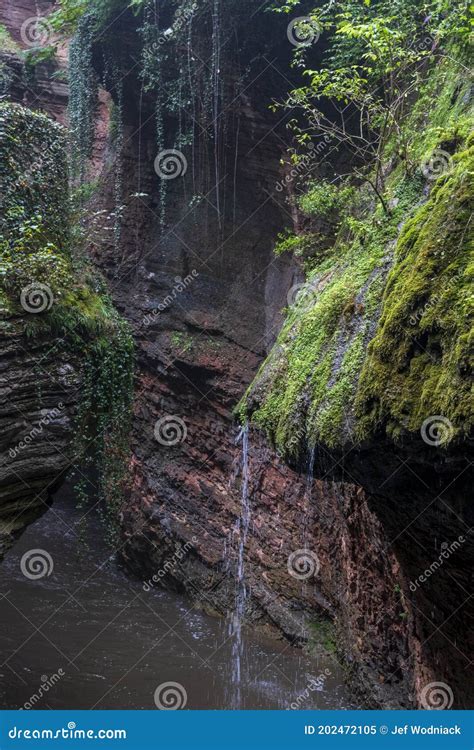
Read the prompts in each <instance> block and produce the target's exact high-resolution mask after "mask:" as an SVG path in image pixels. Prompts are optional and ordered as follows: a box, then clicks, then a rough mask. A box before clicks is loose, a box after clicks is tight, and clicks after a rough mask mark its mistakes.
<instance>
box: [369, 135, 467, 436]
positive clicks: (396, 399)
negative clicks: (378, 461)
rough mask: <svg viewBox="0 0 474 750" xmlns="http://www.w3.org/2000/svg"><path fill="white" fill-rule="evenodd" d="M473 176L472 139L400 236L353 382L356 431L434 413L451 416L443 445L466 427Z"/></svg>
mask: <svg viewBox="0 0 474 750" xmlns="http://www.w3.org/2000/svg"><path fill="white" fill-rule="evenodd" d="M473 179H474V146H471V147H470V148H466V150H464V151H461V152H460V153H458V154H456V155H455V156H454V157H453V166H452V169H451V171H450V172H448V174H446V176H444V177H442V178H440V179H439V180H438V181H437V183H436V185H435V186H434V188H433V190H432V191H431V194H430V197H429V199H428V200H427V202H426V203H425V204H424V205H423V206H422V207H421V208H419V209H418V211H417V212H416V214H415V215H414V216H413V218H412V219H410V220H409V221H408V222H407V223H406V225H405V227H404V229H403V231H402V233H401V235H400V238H399V240H398V242H397V247H396V251H395V263H394V265H393V268H392V270H391V272H390V275H389V277H388V280H387V286H386V289H385V293H384V297H383V306H382V312H381V316H380V320H379V322H378V326H377V331H376V334H375V336H374V339H373V340H372V341H371V343H370V346H369V349H368V356H367V357H366V358H365V362H364V367H363V369H362V373H361V377H360V380H359V384H358V392H357V396H356V402H355V406H356V413H357V417H358V420H359V427H358V431H359V433H360V435H361V437H364V436H366V435H367V434H370V432H371V431H373V430H374V429H375V428H376V427H377V426H378V425H379V424H383V425H384V426H385V427H386V429H387V431H388V432H389V433H390V434H391V435H392V436H394V437H397V436H398V435H400V434H402V433H403V431H405V430H408V431H418V430H419V429H420V428H421V427H422V425H423V422H424V421H425V419H427V418H429V417H430V416H434V415H440V416H442V417H444V418H445V419H447V420H449V422H450V424H451V428H449V433H450V434H448V433H447V434H446V436H445V439H444V440H443V442H446V443H447V442H449V440H451V439H453V438H455V437H456V436H458V435H459V436H462V435H465V434H467V433H468V432H469V430H470V428H471V427H472V424H473V413H474V401H473V398H472V380H471V378H470V375H469V373H470V371H471V368H472V362H473V360H472V357H473V348H472V346H473V318H474V305H473V301H474V297H473V281H474V255H473V242H472V238H473V232H472V227H471V217H472V211H473V207H474V206H473V202H474V201H473V198H474V182H473Z"/></svg>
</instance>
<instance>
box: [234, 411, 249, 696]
mask: <svg viewBox="0 0 474 750" xmlns="http://www.w3.org/2000/svg"><path fill="white" fill-rule="evenodd" d="M240 441H242V485H241V505H240V517H239V520H238V525H237V527H238V530H239V543H238V553H237V567H236V583H235V605H234V611H233V613H232V618H231V623H230V628H229V635H231V636H233V642H232V684H233V687H234V691H233V696H232V700H233V704H234V705H233V707H234V708H240V704H241V689H240V681H241V660H242V622H243V618H244V614H245V603H246V599H247V588H246V585H245V561H244V555H245V545H246V542H247V535H248V530H249V525H250V496H249V428H248V424H245V425H244V426H243V427H242V429H241V431H240V433H239V435H238V437H237V440H236V442H237V443H239V442H240Z"/></svg>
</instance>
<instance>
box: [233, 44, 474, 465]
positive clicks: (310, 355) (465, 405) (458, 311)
mask: <svg viewBox="0 0 474 750" xmlns="http://www.w3.org/2000/svg"><path fill="white" fill-rule="evenodd" d="M437 91H440V95H439V96H438V97H436V96H435V92H437ZM469 121H471V122H472V108H471V109H469V99H468V98H467V97H466V83H465V82H464V81H463V79H462V78H461V76H460V75H459V68H457V70H456V71H455V68H454V67H453V64H452V63H451V62H450V61H449V60H447V59H444V60H442V61H441V62H440V63H439V65H438V66H437V67H436V69H435V70H433V71H432V72H431V73H430V75H429V77H428V79H427V81H426V83H425V85H424V86H423V87H422V88H421V91H420V96H419V99H418V100H417V102H416V103H415V104H414V107H413V115H412V118H411V120H410V122H409V123H408V125H407V127H408V129H409V130H410V132H413V134H414V135H413V137H412V142H411V150H410V154H411V159H412V164H411V168H407V167H410V165H407V163H406V162H405V163H404V162H402V161H400V160H399V161H398V162H397V161H396V159H395V160H394V154H390V153H388V154H387V159H388V158H389V157H390V159H391V160H392V167H391V171H390V173H389V174H388V176H387V180H386V193H385V199H386V202H387V204H388V205H389V207H390V212H389V213H388V214H385V213H384V212H383V211H382V210H381V208H380V206H379V207H378V208H376V209H375V211H374V207H373V205H371V204H370V203H369V204H367V196H366V197H365V198H364V197H363V192H362V193H361V196H360V197H359V198H358V199H357V200H356V203H357V210H356V211H354V212H352V215H351V214H349V215H346V216H345V218H343V220H342V224H341V228H340V230H339V233H338V236H337V239H336V242H335V244H334V246H333V248H332V249H328V250H326V251H325V253H324V257H322V258H320V260H319V262H318V263H317V265H316V267H315V268H314V270H313V271H312V272H311V273H310V274H309V276H308V281H307V284H306V287H305V293H302V294H300V295H299V297H298V300H297V303H296V304H295V306H294V307H292V308H291V309H290V310H289V311H288V316H287V320H286V322H285V325H284V327H283V329H282V331H281V333H280V336H279V337H278V341H277V343H276V345H275V347H274V350H273V351H272V352H271V354H270V356H269V357H268V359H267V360H266V361H265V362H264V364H263V365H262V367H261V368H260V371H259V372H258V374H257V377H256V379H255V381H254V382H253V383H252V385H251V387H250V388H249V390H248V392H247V394H246V396H245V397H244V399H243V401H242V403H241V404H240V405H239V407H238V409H237V412H238V414H239V416H240V418H241V419H243V420H244V419H249V418H250V419H251V420H252V421H253V423H255V424H256V425H258V426H260V427H261V428H262V429H263V430H265V431H266V433H267V434H268V436H269V437H270V438H271V439H272V440H273V441H274V442H275V443H276V445H277V447H278V449H279V450H280V451H281V452H282V453H283V454H285V455H286V456H287V457H289V458H290V457H291V458H295V459H296V458H300V457H301V456H303V455H305V454H306V453H307V450H308V446H313V445H315V444H316V443H320V444H323V445H326V446H328V447H330V448H331V447H336V446H337V447H343V446H344V445H348V444H353V443H354V442H357V441H358V440H360V439H364V438H367V437H369V436H370V435H373V434H374V433H375V432H376V431H378V430H381V429H384V430H387V432H388V434H389V435H390V436H391V437H392V438H394V439H397V438H399V437H401V436H402V435H403V434H406V433H407V432H417V431H418V430H419V429H420V427H421V425H422V424H423V422H424V420H425V419H426V418H428V417H429V416H432V415H442V416H444V417H445V418H446V419H449V420H450V421H451V423H452V425H453V430H452V431H451V433H450V437H451V438H453V437H455V436H457V435H462V434H465V433H467V432H468V430H469V429H470V426H471V425H472V399H471V393H470V387H469V381H468V377H467V374H468V369H469V364H470V363H469V351H470V350H469V346H470V345H471V346H472V331H471V326H472V291H471V290H472V274H473V262H472V245H470V244H469V238H470V237H472V231H471V230H470V225H469V223H470V216H471V212H472V205H471V203H472V195H473V190H472V148H470V149H469V137H468V136H467V132H468V123H469ZM436 149H442V151H443V152H444V153H443V155H442V158H443V159H444V160H445V162H446V164H444V165H443V167H447V170H446V169H445V170H444V171H445V174H444V175H443V176H441V177H440V178H439V179H438V180H435V179H434V175H430V174H428V179H427V175H426V170H425V171H423V169H422V167H423V161H424V160H425V159H426V158H427V157H430V156H431V154H432V153H433V150H435V156H436ZM433 185H434V187H433ZM429 187H431V192H430V193H429V196H428V197H427V192H428V189H429ZM361 199H362V200H361ZM364 200H365V208H364ZM286 241H287V243H288V244H290V245H291V240H289V239H288V238H287V239H286ZM470 253H471V255H470ZM316 258H317V254H316ZM390 269H391V270H390Z"/></svg>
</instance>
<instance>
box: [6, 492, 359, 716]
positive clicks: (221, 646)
mask: <svg viewBox="0 0 474 750" xmlns="http://www.w3.org/2000/svg"><path fill="white" fill-rule="evenodd" d="M81 513H82V514H83V513H84V511H82V512H79V511H78V510H77V509H76V508H75V507H74V500H73V499H72V493H71V491H70V489H68V487H67V486H66V487H65V488H64V489H63V490H62V491H61V492H60V493H59V495H58V497H57V498H56V501H55V504H54V506H53V508H52V509H51V510H49V511H48V512H47V513H46V514H45V515H44V516H43V517H42V518H41V519H40V520H39V521H37V522H36V523H35V524H33V525H32V526H31V527H30V528H29V529H28V530H27V531H26V532H25V534H24V535H23V536H22V537H21V539H20V540H19V542H18V543H17V544H16V546H15V547H14V548H13V549H12V550H11V551H10V552H9V554H8V555H7V557H6V559H5V561H4V563H3V565H2V566H1V567H0V576H1V578H0V592H1V595H2V597H3V598H2V601H1V602H0V620H1V624H0V651H1V667H0V676H1V682H0V686H1V687H0V692H1V700H2V707H3V708H20V707H22V706H24V705H25V704H26V707H27V708H29V707H34V708H52V709H90V708H105V709H119V708H123V709H127V708H130V709H132V708H155V700H154V696H155V691H156V690H157V688H159V686H160V685H163V683H167V682H173V683H178V687H176V686H175V687H173V686H172V687H171V691H168V690H165V689H163V688H160V689H159V691H158V695H159V696H160V699H161V700H162V702H163V701H166V700H169V701H170V704H171V705H173V703H174V701H175V700H177V701H178V702H182V700H183V696H184V694H186V700H187V702H186V707H187V708H190V709H222V708H229V707H231V706H232V704H233V691H234V689H235V688H234V687H233V686H232V680H231V675H232V659H233V654H232V639H229V636H228V630H227V627H226V624H225V623H224V622H223V621H221V620H219V619H218V618H215V619H214V618H212V617H208V616H206V615H204V614H202V613H201V612H199V611H196V610H195V609H193V607H192V605H191V604H190V602H189V601H188V600H186V599H185V598H183V597H180V596H177V595H174V594H170V593H168V592H163V591H160V590H157V589H153V590H152V591H149V592H146V591H144V590H143V585H142V583H141V582H140V581H134V580H131V579H130V578H128V577H127V575H126V574H125V573H124V572H123V571H122V570H121V569H120V568H119V567H118V566H117V565H116V563H115V560H114V559H113V558H110V553H109V551H108V550H107V547H106V545H105V543H104V541H103V534H102V531H103V530H102V527H101V524H100V521H99V519H98V518H97V517H96V516H95V515H94V513H93V512H89V513H88V515H87V527H86V529H87V540H88V545H89V546H88V548H86V547H85V546H84V545H83V544H82V543H81V542H79V541H78V529H79V525H78V522H79V519H80V517H81ZM35 549H40V550H43V551H45V552H47V553H48V555H50V558H51V560H52V564H53V569H52V571H51V572H50V575H44V576H43V577H41V578H36V579H31V578H28V577H27V576H25V575H24V573H23V572H22V570H21V567H20V564H21V560H22V558H23V560H24V561H25V560H26V559H27V558H25V554H26V553H29V552H30V551H31V550H35ZM41 554H42V556H43V559H44V553H41ZM30 559H31V566H30V568H29V569H27V572H28V573H29V574H31V571H33V574H34V572H35V567H34V564H33V559H32V558H30ZM45 568H47V569H48V570H50V568H51V563H50V562H49V561H48V559H46V563H45ZM45 568H39V569H36V571H37V572H38V570H43V571H44V569H45ZM325 670H326V673H325ZM327 672H329V673H330V674H329V675H328V674H327ZM241 673H242V674H241V688H240V695H241V703H240V705H241V708H261V709H277V708H288V707H290V705H291V704H292V703H293V704H294V705H298V706H301V708H347V707H351V702H350V698H349V696H348V694H347V691H346V690H345V688H344V687H343V684H342V678H341V671H340V668H339V666H338V665H337V664H336V663H335V661H334V660H333V657H332V656H330V655H327V654H321V655H320V656H318V657H317V658H309V657H307V656H305V655H304V654H302V653H301V652H300V651H299V650H297V649H293V648H291V647H290V646H288V645H287V644H285V643H280V642H279V641H274V640H271V639H267V638H263V637H259V636H257V635H253V634H249V633H246V632H245V628H244V629H243V632H242V647H241ZM321 675H324V677H323V678H322V679H321ZM318 678H319V679H318ZM305 691H306V692H305ZM173 696H175V697H173ZM299 696H302V697H300V698H299V700H298V697H299Z"/></svg>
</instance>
